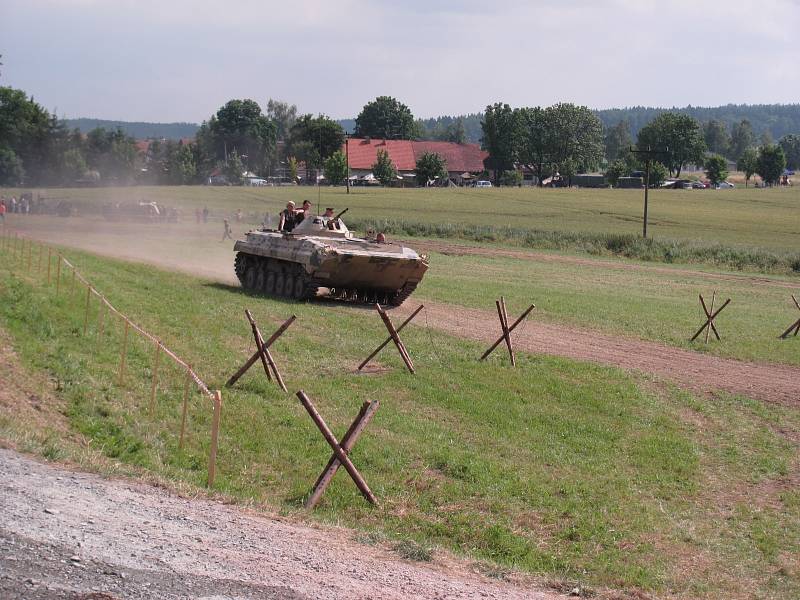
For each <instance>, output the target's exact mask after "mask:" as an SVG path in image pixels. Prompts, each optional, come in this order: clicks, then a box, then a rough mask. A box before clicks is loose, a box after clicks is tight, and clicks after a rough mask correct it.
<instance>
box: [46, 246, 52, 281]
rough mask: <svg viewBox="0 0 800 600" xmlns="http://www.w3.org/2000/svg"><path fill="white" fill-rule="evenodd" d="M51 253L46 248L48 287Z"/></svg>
mask: <svg viewBox="0 0 800 600" xmlns="http://www.w3.org/2000/svg"><path fill="white" fill-rule="evenodd" d="M52 253H53V251H52V250H51V249H50V248H49V247H48V248H47V285H50V260H51V257H52V255H53V254H52Z"/></svg>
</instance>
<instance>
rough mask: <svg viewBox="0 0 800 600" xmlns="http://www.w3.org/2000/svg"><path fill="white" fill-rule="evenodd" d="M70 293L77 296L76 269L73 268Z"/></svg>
mask: <svg viewBox="0 0 800 600" xmlns="http://www.w3.org/2000/svg"><path fill="white" fill-rule="evenodd" d="M70 291H71V292H72V295H75V267H72V283H71V284H70Z"/></svg>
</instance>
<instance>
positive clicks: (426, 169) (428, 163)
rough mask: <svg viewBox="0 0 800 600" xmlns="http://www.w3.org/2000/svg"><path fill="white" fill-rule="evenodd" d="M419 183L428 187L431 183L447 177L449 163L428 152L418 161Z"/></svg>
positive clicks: (434, 153)
mask: <svg viewBox="0 0 800 600" xmlns="http://www.w3.org/2000/svg"><path fill="white" fill-rule="evenodd" d="M416 171H417V182H418V183H419V184H420V185H427V184H428V182H429V181H433V180H435V179H442V178H446V177H447V163H446V162H445V160H444V159H443V158H442V157H441V156H439V155H438V154H437V153H436V152H426V153H425V154H423V155H422V156H420V157H419V158H418V159H417V166H416Z"/></svg>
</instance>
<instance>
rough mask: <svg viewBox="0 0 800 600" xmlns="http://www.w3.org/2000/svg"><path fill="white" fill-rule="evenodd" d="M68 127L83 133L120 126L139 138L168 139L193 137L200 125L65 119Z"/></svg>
mask: <svg viewBox="0 0 800 600" xmlns="http://www.w3.org/2000/svg"><path fill="white" fill-rule="evenodd" d="M64 122H65V123H66V124H67V127H69V128H70V129H75V128H76V127H77V128H78V129H80V130H81V132H83V133H88V132H89V131H91V130H92V129H96V128H98V127H102V128H103V129H116V128H117V127H119V128H120V129H122V131H124V132H125V133H127V134H128V135H130V136H131V137H133V138H136V139H137V140H144V139H147V138H157V139H161V138H166V139H168V140H179V139H181V138H193V137H194V134H195V133H197V130H198V128H199V127H200V126H199V125H198V124H197V123H139V122H130V121H107V120H104V119H64Z"/></svg>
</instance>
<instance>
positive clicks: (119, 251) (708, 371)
mask: <svg viewBox="0 0 800 600" xmlns="http://www.w3.org/2000/svg"><path fill="white" fill-rule="evenodd" d="M215 226H216V225H214V224H210V225H208V226H202V227H201V228H200V229H198V228H197V227H195V226H193V225H187V226H183V225H181V226H172V227H161V226H146V225H140V224H125V223H107V222H104V221H102V220H92V219H59V218H58V217H36V218H32V219H31V218H28V219H27V220H22V219H18V220H17V221H16V222H15V224H14V227H15V228H16V229H15V230H17V231H20V232H21V233H24V234H27V235H30V236H31V237H35V238H37V239H43V240H48V241H50V242H51V243H60V244H63V245H67V246H73V247H76V248H82V249H85V250H89V251H92V252H97V253H100V254H105V255H108V256H114V257H118V258H125V259H130V260H136V261H141V262H146V263H150V264H154V265H158V266H161V267H165V268H168V269H175V270H180V271H185V272H187V273H192V274H195V275H202V276H205V277H209V278H214V279H218V280H220V281H225V282H231V281H235V278H234V276H233V273H232V267H231V250H230V244H219V243H217V242H216V238H215V237H214V236H213V235H212V234H213V232H214V231H216V230H215V229H214V227H215ZM195 238H197V239H195ZM176 240H180V242H179V243H176ZM209 240H214V241H209ZM414 245H415V246H416V247H420V248H422V249H425V250H427V251H436V252H445V253H451V254H452V253H454V254H482V255H489V256H509V257H513V258H530V259H533V260H546V261H552V262H565V263H571V264H582V265H586V266H587V267H591V266H592V265H594V264H602V265H603V266H605V267H608V266H609V264H611V265H614V267H615V268H620V269H634V270H641V271H657V272H681V273H683V272H684V271H678V270H677V269H674V268H671V267H668V266H659V265H638V264H629V263H624V262H611V261H604V260H597V259H592V258H589V257H574V256H561V255H554V254H546V253H543V252H535V251H527V250H513V249H510V250H509V249H501V248H484V247H472V246H467V245H459V244H453V243H449V242H441V241H423V242H417V241H415V243H414ZM176 247H177V248H185V249H186V250H185V251H184V252H183V253H178V254H176V251H175V248H176ZM165 248H168V249H169V250H165ZM697 274H700V275H702V276H703V277H712V278H714V277H717V276H719V277H720V278H733V279H737V280H745V281H748V282H750V283H752V284H753V285H771V286H778V287H787V286H788V287H796V286H795V285H794V284H793V283H790V282H786V281H781V280H775V279H769V278H764V277H759V276H758V275H749V274H742V275H738V274H713V273H712V274H708V273H704V272H702V273H701V272H699V271H698V272H697ZM413 300H414V299H413V298H412V301H410V302H409V303H408V305H407V306H404V307H402V308H401V309H400V310H399V312H400V313H407V312H409V311H410V310H411V309H412V308H413V307H416V306H417V303H416V302H415V301H413ZM425 304H426V306H427V310H428V319H427V324H428V325H430V326H431V327H433V328H436V329H439V330H441V331H445V332H447V333H450V334H453V335H457V336H460V337H464V338H471V339H477V340H481V341H485V342H489V341H494V339H495V338H496V336H497V333H498V332H497V331H496V330H495V328H492V329H489V330H482V329H480V328H476V327H475V326H474V325H469V326H466V325H464V324H465V323H466V324H474V323H482V322H487V323H495V322H496V315H495V314H494V313H492V312H491V311H482V310H475V309H469V308H464V307H460V306H456V305H451V304H437V303H433V302H426V303H425ZM418 323H419V322H415V324H418ZM513 335H514V340H515V343H516V344H517V347H518V348H520V349H521V350H525V351H529V352H538V353H544V354H551V355H556V356H564V357H568V358H574V359H578V360H588V361H592V362H597V363H600V364H606V365H613V366H616V367H620V368H623V369H628V370H637V371H643V372H646V373H652V374H654V375H657V376H659V377H663V378H664V379H667V380H670V381H673V382H676V383H678V384H680V385H681V386H683V387H686V388H689V389H691V390H694V391H697V392H709V391H714V390H723V391H726V392H729V393H732V394H744V395H746V396H749V397H751V398H755V399H760V400H765V401H768V402H776V403H781V404H786V405H792V406H797V405H798V404H800V399H799V398H798V394H797V391H796V390H797V381H800V368H798V367H791V366H783V365H772V364H757V363H750V362H744V361H738V360H732V359H725V358H719V357H715V356H710V355H707V354H701V353H697V352H691V351H688V350H683V349H680V348H675V347H672V346H667V345H665V344H659V343H655V342H647V341H642V340H638V339H634V338H627V337H623V336H614V335H609V334H606V333H602V332H598V331H594V330H590V329H577V328H572V327H567V326H563V325H546V324H540V323H537V322H536V320H535V317H533V318H532V319H531V320H530V322H529V323H528V324H526V326H525V327H524V328H520V329H518V330H517V331H515V332H514V334H513Z"/></svg>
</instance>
